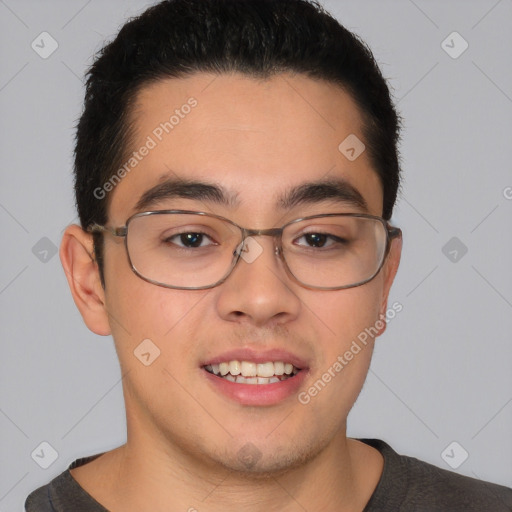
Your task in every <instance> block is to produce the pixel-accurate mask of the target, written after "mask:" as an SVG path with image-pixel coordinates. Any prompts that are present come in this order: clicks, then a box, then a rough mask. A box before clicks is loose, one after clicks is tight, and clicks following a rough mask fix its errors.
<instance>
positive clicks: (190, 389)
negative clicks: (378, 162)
mask: <svg viewBox="0 0 512 512" xmlns="http://www.w3.org/2000/svg"><path fill="white" fill-rule="evenodd" d="M191 98H194V100H191ZM187 104H188V105H190V106H191V108H182V106H183V105H187ZM176 110H178V111H179V112H178V113H177V114H176V116H177V117H176V118H175V119H173V127H172V129H170V128H169V126H167V131H168V133H167V132H166V130H165V129H163V128H162V125H161V123H165V121H168V120H169V118H170V116H171V115H172V114H173V113H174V112H175V111H176ZM177 118H179V121H176V120H177ZM134 123H135V127H136V135H135V140H134V144H133V148H132V150H133V151H137V150H138V149H139V148H140V147H142V146H144V145H147V143H148V140H149V139H148V137H151V139H152V140H153V142H154V143H155V144H154V147H152V148H151V149H150V150H149V151H148V152H147V154H146V156H144V157H143V158H141V159H140V161H138V163H137V164H136V166H134V167H133V168H132V169H131V170H130V172H129V173H126V176H125V177H123V179H122V180H121V181H120V183H119V184H117V186H116V187H115V189H114V190H113V192H112V195H111V202H110V205H109V222H108V225H109V226H113V227H118V226H124V225H125V223H126V220H127V219H128V218H129V217H130V216H131V215H133V214H134V213H136V212H137V211H139V210H138V209H137V208H136V205H137V203H138V202H139V201H140V199H141V197H142V196H143V195H144V194H145V192H147V191H148V190H150V189H152V188H154V187H155V186H158V185H161V184H162V183H164V182H166V181H167V180H171V181H176V180H182V181H181V183H183V182H185V181H186V182H187V183H191V182H201V183H205V184H210V185H214V186H216V187H217V188H219V189H220V191H221V192H222V194H223V200H219V198H218V197H212V196H211V194H210V195H208V194H202V195H201V193H197V191H196V192H194V193H191V194H188V195H187V194H186V193H183V191H182V192H179V193H172V194H169V196H168V197H166V196H165V195H164V196H161V197H157V198H155V197H153V200H152V202H151V203H149V204H147V205H146V207H145V209H146V210H167V209H185V210H194V211H205V212H209V213H214V214H216V215H220V216H223V217H227V218H229V219H231V220H233V221H234V222H236V223H237V224H238V225H240V226H244V227H248V228H254V229H266V228H272V227H281V226H283V225H284V224H286V223H287V222H289V221H291V220H294V219H297V218H300V217H305V216H308V215H317V214H324V213H348V212H355V213H369V214H372V215H376V216H380V215H381V213H382V187H381V184H380V182H379V179H378V177H377V175H376V173H375V171H374V170H373V169H372V167H371V165H370V161H369V158H368V155H367V154H366V152H363V153H362V154H361V155H360V156H359V157H358V158H356V159H355V160H353V161H351V160H349V159H348V158H347V157H346V156H345V155H344V154H343V153H342V152H341V151H340V150H339V149H338V146H339V145H340V143H341V142H342V141H343V140H344V139H346V138H347V136H349V135H350V134H354V135H355V136H357V137H358V138H359V139H360V140H364V139H363V135H362V131H361V117H360V115H359V112H358V109H357V108H356V106H355V104H354V103H353V101H352V100H351V98H350V96H348V95H347V94H346V93H345V92H343V91H342V90H341V89H340V88H338V87H336V86H334V85H330V84H327V83H325V82H322V81H314V80H312V79H309V78H306V77H302V76H292V75H279V76H277V77H275V78H272V79H271V80H268V81H257V80H254V79H251V78H247V77H244V76H241V75H230V76H218V77H217V78H215V79H214V77H213V76H211V75H207V74H197V75H194V76H192V77H189V78H186V79H173V80H162V81H159V82H157V83H155V84H152V85H150V86H147V87H146V88H144V89H143V90H142V91H141V93H140V94H139V96H138V102H137V105H136V108H135V110H134ZM159 127H160V129H158V128H159ZM150 146H153V144H152V143H150ZM319 182H322V183H324V182H330V183H333V182H336V183H341V182H343V183H345V184H348V185H350V186H351V187H352V188H353V189H356V190H357V191H358V192H359V194H360V195H361V196H362V198H363V199H364V202H365V203H366V208H364V207H363V206H362V205H361V204H359V205H358V204H356V203H355V202H353V201H352V202H351V201H348V200H343V198H340V197H339V195H338V196H336V194H334V195H332V197H328V196H326V197H322V196H319V197H313V196H311V197H309V198H302V200H300V201H298V202H296V203H294V202H291V203H290V202H288V204H285V203H286V201H284V200H283V198H286V197H290V192H291V191H292V190H297V189H298V188H299V187H303V186H304V185H306V186H307V185H308V184H313V183H319ZM171 188H172V187H171ZM169 190H170V188H169V187H168V192H169ZM335 196H336V197H335ZM255 240H256V241H257V242H258V244H259V245H258V246H259V247H260V248H261V249H262V252H261V254H260V255H259V256H258V257H257V258H256V259H255V260H254V261H252V262H251V263H249V262H248V261H245V260H240V262H239V263H238V265H237V266H236V268H235V269H234V271H233V273H232V274H231V275H230V277H229V278H228V279H227V280H226V281H225V282H223V283H222V284H220V285H219V286H217V287H214V288H211V289H207V290H176V289H167V288H163V287H160V286H156V285H154V284H151V283H148V282H146V281H144V280H142V279H141V278H139V277H138V276H137V275H135V274H134V272H133V271H132V270H131V268H130V265H129V262H128V259H127V255H126V251H125V247H124V243H123V239H122V238H116V237H114V236H112V235H109V234H106V235H105V281H106V289H105V292H104V296H103V297H102V298H101V300H102V302H104V306H103V312H102V313H98V314H104V315H105V317H107V316H108V322H109V325H110V330H111V333H112V335H113V337H114V340H115V345H116V349H117V352H118V355H119V359H120V363H121V367H122V371H123V374H124V375H125V378H124V393H125V400H126V409H127V417H128V441H129V442H130V439H137V440H138V442H140V443H143V444H144V443H146V444H147V446H148V447H149V446H150V445H151V446H152V447H156V446H158V449H160V450H162V451H163V453H170V454H172V456H173V457H175V458H176V457H183V460H185V459H186V460H196V461H197V463H198V464H205V465H208V464H210V465H220V466H223V467H225V468H229V469H235V470H238V471H245V472H251V473H253V474H257V473H268V472H277V471H280V470H283V469H285V468H289V467H293V466H295V465H298V464H301V463H303V462H304V461H306V460H309V459H312V458H314V457H315V456H317V455H318V454H319V453H321V452H322V450H323V449H324V448H325V447H326V446H328V445H329V444H330V443H333V442H335V440H336V439H338V438H339V436H340V435H342V436H344V435H345V424H346V418H347V415H348V412H349V410H350V409H351V407H352V405H353V403H354V401H355V399H356V398H357V395H358V394H359V392H360V389H361V387H362V385H363V382H364V379H365V377H366V374H367V370H368V366H369V363H370V358H371V353H372V349H373V340H372V339H371V337H369V338H368V339H367V341H366V345H363V344H362V343H359V345H360V348H361V349H360V351H359V352H357V353H355V352H356V350H352V354H353V357H352V358H350V360H347V358H346V357H344V354H346V353H347V351H350V349H351V346H352V347H353V342H354V340H357V339H358V336H359V335H360V334H361V333H362V332H364V331H365V329H367V328H369V327H372V326H375V325H376V322H377V321H378V320H379V315H381V314H383V313H385V311H386V301H387V295H388V292H389V288H390V286H391V282H392V280H393V277H394V273H395V271H396V267H397V265H398V259H399V252H400V245H399V241H398V240H395V241H394V242H393V244H392V246H391V252H390V255H389V256H388V259H387V260H386V263H385V264H384V267H383V268H382V270H381V271H380V273H379V274H378V275H377V276H376V277H375V278H374V279H373V280H372V281H370V282H368V283H366V284H364V285H362V286H359V287H355V288H350V289H344V290H336V291H323V290H315V289H309V288H306V287H304V286H301V285H300V284H298V283H297V282H295V281H294V280H293V279H292V278H291V277H290V276H289V275H288V274H287V272H286V270H285V268H284V266H283V262H282V261H281V260H280V259H279V257H277V256H276V253H275V250H274V245H273V244H274V241H273V239H272V237H267V236H261V237H256V239H255ZM85 317H86V316H85ZM86 321H88V320H87V318H86ZM89 325H90V327H91V328H93V329H94V326H93V322H89ZM379 327H380V329H379V331H382V330H383V329H382V323H381V324H380V325H379ZM102 334H104V333H102ZM148 339H149V340H151V343H150V344H148V345H143V347H146V348H145V350H144V352H146V353H148V352H149V354H150V355H149V356H147V355H146V356H145V357H146V360H148V359H149V360H153V358H154V357H155V355H156V354H157V353H158V351H159V356H158V357H156V359H154V361H153V362H151V364H149V365H147V366H146V365H145V364H143V363H142V362H141V361H140V360H139V358H137V357H136V356H135V355H134V351H135V352H136V353H139V352H140V351H141V349H140V348H138V347H139V346H140V344H141V342H142V341H143V340H148ZM145 343H148V342H145ZM354 353H355V354H354ZM340 357H341V358H342V359H343V361H344V362H343V363H341V362H340V359H339V358H340ZM234 360H238V361H245V362H247V363H249V366H247V368H249V369H250V368H252V366H251V363H266V362H283V363H292V364H293V365H294V367H295V368H297V369H298V370H300V371H298V373H297V374H296V375H295V376H293V377H291V378H289V379H283V380H282V381H281V380H279V382H274V383H272V384H261V385H257V386H256V385H249V384H239V383H237V382H235V383H233V382H229V381H227V380H225V379H222V378H221V377H219V376H215V375H212V374H211V373H210V372H209V371H208V370H209V369H210V366H211V367H212V368H215V365H216V364H220V363H221V362H229V361H234ZM146 362H147V361H146ZM336 362H338V363H339V365H341V366H342V369H341V370H340V366H339V365H336ZM208 365H209V366H208ZM206 367H208V368H206ZM279 367H280V365H279V364H277V365H274V370H275V373H277V372H278V368H279ZM266 368H267V369H268V365H267V366H266ZM329 370H330V371H329ZM326 372H327V373H329V375H330V378H329V377H328V376H327V377H326V376H325V374H326ZM235 373H236V370H235ZM272 373H274V372H272ZM281 379H282V377H281ZM319 379H320V380H321V381H322V382H323V385H318V381H319ZM315 383H317V386H316V389H317V391H316V392H315V391H313V392H308V390H310V388H311V387H312V386H313V387H314V386H315Z"/></svg>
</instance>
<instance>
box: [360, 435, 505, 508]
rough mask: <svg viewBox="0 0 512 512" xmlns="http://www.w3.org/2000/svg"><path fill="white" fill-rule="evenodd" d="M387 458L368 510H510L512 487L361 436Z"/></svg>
mask: <svg viewBox="0 0 512 512" xmlns="http://www.w3.org/2000/svg"><path fill="white" fill-rule="evenodd" d="M361 441H363V442H364V443H366V444H369V445H370V446H372V447H374V448H375V449H377V450H379V451H380V452H381V454H382V455H383V457H384V470H383V473H382V476H381V480H380V481H379V484H378V485H377V488H376V489H375V491H374V494H373V496H372V498H371V499H370V501H369V503H368V505H367V508H366V509H365V512H373V511H377V510H378V511H380V512H382V511H386V510H393V511H407V512H412V511H414V512H448V511H449V512H483V511H491V510H492V511H493V512H511V511H512V489H509V488H508V487H504V486H501V485H497V484H493V483H490V482H484V481H482V480H477V479H475V478H470V477H467V476H463V475H459V474H458V473H453V472H451V471H447V470H445V469H441V468H438V467H437V466H434V465H432V464H428V463H427V462H423V461H421V460H418V459H416V458H414V457H407V456H404V455H399V454H398V453H396V452H395V451H394V450H393V449H392V448H391V447H390V446H389V445H387V444H386V443H385V442H383V441H380V440H378V439H361Z"/></svg>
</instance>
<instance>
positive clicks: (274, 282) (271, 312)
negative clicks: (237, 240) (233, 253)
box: [217, 236, 301, 327]
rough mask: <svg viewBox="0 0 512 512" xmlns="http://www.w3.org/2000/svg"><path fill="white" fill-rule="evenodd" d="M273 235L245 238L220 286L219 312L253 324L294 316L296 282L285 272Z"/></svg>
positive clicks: (281, 321) (296, 311) (296, 310)
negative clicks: (235, 261) (240, 251)
mask: <svg viewBox="0 0 512 512" xmlns="http://www.w3.org/2000/svg"><path fill="white" fill-rule="evenodd" d="M273 242H274V240H273V238H272V237H267V236H264V237H260V236H259V237H257V238H255V237H250V238H248V239H246V243H245V247H244V249H243V251H242V253H241V257H240V261H239V262H238V264H237V266H236V267H235V269H234V270H233V272H232V274H231V275H230V276H229V277H228V279H227V280H226V281H225V282H224V283H222V284H221V285H220V286H219V293H218V299H217V310H218V314H219V315H220V316H221V317H222V318H223V319H224V320H228V321H234V322H239V323H240V322H241V323H249V324H251V325H253V326H257V327H262V326H271V325H279V324H284V323H287V322H290V321H292V320H293V319H295V318H296V317H297V315H298V314H299V311H300V308H301V302H300V299H299V297H298V295H297V290H296V288H297V285H296V284H295V283H294V282H292V281H291V279H290V278H289V276H288V275H287V274H286V271H285V268H284V265H283V263H282V261H281V260H280V259H279V257H278V256H277V254H276V249H275V247H274V243H273Z"/></svg>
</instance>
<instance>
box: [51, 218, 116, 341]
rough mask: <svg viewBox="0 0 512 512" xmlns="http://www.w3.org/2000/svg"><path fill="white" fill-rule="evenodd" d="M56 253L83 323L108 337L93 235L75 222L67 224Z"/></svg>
mask: <svg viewBox="0 0 512 512" xmlns="http://www.w3.org/2000/svg"><path fill="white" fill-rule="evenodd" d="M59 255H60V261H61V262H62V266H63V267H64V272H65V274H66V278H67V280H68V284H69V288H70V290H71V294H72V295H73V300H74V301H75V304H76V307H77V308H78V309H79V311H80V313H81V315H82V318H83V319H84V322H85V324H86V325H87V327H88V328H89V329H90V330H91V331H92V332H94V333H96V334H99V335H101V336H108V335H109V334H110V333H111V331H110V325H109V321H108V313H107V309H106V306H105V291H104V289H103V287H102V285H101V281H100V274H99V269H98V264H97V263H96V261H95V259H94V245H93V240H92V235H91V234H90V233H87V232H85V231H84V230H83V229H82V228H81V227H80V226H77V225H75V224H74V225H71V226H68V227H67V228H66V230H65V231H64V236H63V237H62V243H61V245H60V252H59Z"/></svg>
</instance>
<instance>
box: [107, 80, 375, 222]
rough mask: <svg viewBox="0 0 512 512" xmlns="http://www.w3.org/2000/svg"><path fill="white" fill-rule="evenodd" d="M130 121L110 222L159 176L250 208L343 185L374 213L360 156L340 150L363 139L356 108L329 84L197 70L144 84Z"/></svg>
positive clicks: (371, 182)
mask: <svg viewBox="0 0 512 512" xmlns="http://www.w3.org/2000/svg"><path fill="white" fill-rule="evenodd" d="M131 115H132V122H133V128H134V137H133V139H132V146H131V147H130V148H129V154H128V156H127V161H126V162H125V165H124V169H125V172H124V173H122V174H123V176H124V177H123V178H122V179H121V181H120V183H119V184H117V185H116V187H115V189H114V190H113V193H112V195H111V204H110V217H111V218H116V219H118V220H119V221H121V220H123V219H122V217H124V219H125V218H126V216H127V215H129V213H130V212H131V211H132V210H133V208H134V205H135V204H136V203H137V202H138V200H139V199H140V197H141V196H142V195H143V194H144V193H145V192H146V191H147V190H148V189H149V188H151V187H154V186H155V185H157V184H158V183H159V182H162V181H163V180H165V179H166V178H171V179H182V180H197V181H201V182H210V183H211V182H213V183H215V184H218V185H221V186H222V187H223V188H225V189H226V190H227V191H228V192H229V194H230V195H232V196H233V197H236V199H237V201H236V204H237V205H238V206H237V207H238V208H242V209H243V208H245V205H248V204H249V203H252V205H251V206H252V208H253V209H255V208H257V209H258V210H259V211H263V210H264V209H271V208H272V207H273V206H275V205H276V204H277V203H278V202H279V201H278V198H279V197H281V198H282V197H283V195H285V194H286V192H287V190H289V189H291V188H293V187H297V186H300V185H303V184H306V183H308V182H317V181H319V180H338V179H342V180H344V181H346V182H348V183H350V184H351V185H352V186H354V187H355V188H356V189H357V190H359V192H360V193H361V195H362V196H363V197H364V199H365V200H366V202H367V203H368V205H369V210H370V213H373V214H376V215H380V214H381V213H382V187H381V186H380V182H379V179H378V177H377V175H376V173H375V171H374V170H373V169H372V168H371V165H370V161H369V158H368V155H367V152H366V151H363V152H362V154H361V155H360V156H359V157H358V158H356V159H355V160H353V159H349V158H347V156H346V154H345V153H343V152H342V151H340V149H339V148H340V144H342V143H343V141H345V140H346V139H347V137H349V139H348V140H349V141H353V140H356V141H357V140H358V139H359V140H360V141H363V140H364V137H363V134H362V119H361V115H360V113H359V110H358V108H357V107H356V105H355V103H354V102H353V100H352V98H351V97H350V95H349V94H347V93H346V92H344V91H343V90H342V89H341V88H340V87H338V86H336V85H333V84H330V83H327V82H325V81H320V80H313V79H310V78H307V77H305V76H302V75H291V74H280V75H276V76H275V77H273V78H271V79H268V80H257V79H254V78H250V77H247V76H245V75H241V74H232V75H220V76H215V75H211V74H206V73H198V74H195V75H192V76H189V77H187V78H180V79H165V80H160V81H157V82H154V83H152V84H150V85H147V86H145V87H143V88H142V89H141V90H140V91H139V93H138V95H137V97H136V102H135V106H134V107H133V109H132V112H131ZM354 137H357V139H354ZM352 145H353V144H352ZM343 147H344V146H343V145H342V149H343ZM356 149H358V148H356ZM134 153H135V154H134Z"/></svg>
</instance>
